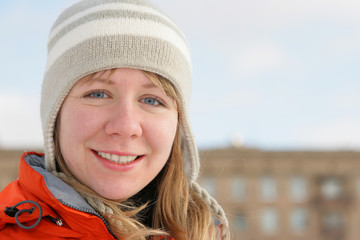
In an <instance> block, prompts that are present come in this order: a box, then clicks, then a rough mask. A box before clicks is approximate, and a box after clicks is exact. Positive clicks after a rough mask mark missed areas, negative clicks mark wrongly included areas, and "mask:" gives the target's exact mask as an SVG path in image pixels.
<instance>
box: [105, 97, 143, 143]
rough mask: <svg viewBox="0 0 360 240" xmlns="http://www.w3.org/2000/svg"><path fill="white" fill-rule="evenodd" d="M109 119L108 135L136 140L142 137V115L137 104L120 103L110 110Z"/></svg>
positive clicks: (106, 129)
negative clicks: (135, 138)
mask: <svg viewBox="0 0 360 240" xmlns="http://www.w3.org/2000/svg"><path fill="white" fill-rule="evenodd" d="M109 111H110V113H109V119H108V120H107V122H106V125H105V133H106V134H107V135H116V136H121V137H123V138H134V137H140V136H141V135H142V126H141V113H140V112H139V111H138V110H137V107H136V105H135V104H131V103H129V102H126V101H124V102H118V103H116V104H114V106H113V107H112V108H110V109H109Z"/></svg>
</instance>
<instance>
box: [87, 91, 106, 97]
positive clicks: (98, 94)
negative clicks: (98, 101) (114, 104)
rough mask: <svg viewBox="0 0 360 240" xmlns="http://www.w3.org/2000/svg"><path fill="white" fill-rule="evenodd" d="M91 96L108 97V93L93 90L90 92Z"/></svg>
mask: <svg viewBox="0 0 360 240" xmlns="http://www.w3.org/2000/svg"><path fill="white" fill-rule="evenodd" d="M89 97H92V98H107V97H108V95H107V94H106V93H104V92H92V93H90V94H89Z"/></svg>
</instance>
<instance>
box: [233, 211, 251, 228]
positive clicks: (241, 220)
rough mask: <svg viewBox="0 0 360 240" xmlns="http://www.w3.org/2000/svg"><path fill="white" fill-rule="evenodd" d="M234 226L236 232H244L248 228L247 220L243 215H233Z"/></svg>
mask: <svg viewBox="0 0 360 240" xmlns="http://www.w3.org/2000/svg"><path fill="white" fill-rule="evenodd" d="M234 224H235V227H236V230H237V231H238V232H244V231H245V230H246V228H247V226H248V219H247V218H246V216H245V214H243V213H238V214H236V215H235V219H234Z"/></svg>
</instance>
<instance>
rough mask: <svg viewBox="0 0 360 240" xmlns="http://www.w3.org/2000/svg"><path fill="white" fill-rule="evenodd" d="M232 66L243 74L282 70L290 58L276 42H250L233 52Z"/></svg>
mask: <svg viewBox="0 0 360 240" xmlns="http://www.w3.org/2000/svg"><path fill="white" fill-rule="evenodd" d="M233 54H234V55H233V61H232V64H233V65H232V68H233V70H234V72H236V73H240V74H241V75H243V76H246V77H248V76H251V75H254V74H258V73H263V72H267V71H274V70H282V69H284V68H285V67H286V65H287V64H288V62H289V60H288V59H287V56H286V54H285V53H284V51H283V50H282V49H281V47H279V46H276V45H274V44H269V43H262V44H249V45H247V47H246V48H244V49H241V50H239V51H235V52H234V53H233Z"/></svg>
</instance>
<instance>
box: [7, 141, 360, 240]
mask: <svg viewBox="0 0 360 240" xmlns="http://www.w3.org/2000/svg"><path fill="white" fill-rule="evenodd" d="M21 153H22V152H19V151H0V190H1V189H3V188H4V187H5V186H6V185H7V184H8V183H9V182H10V181H12V180H15V179H16V178H17V169H18V167H17V166H18V163H19V157H20V156H21ZM200 159H201V174H200V178H199V181H200V183H201V184H202V185H203V186H204V187H205V188H206V189H207V190H208V191H209V193H210V194H211V195H212V196H213V197H215V198H216V199H217V200H218V202H219V203H220V204H221V205H222V206H223V208H224V210H225V212H226V213H227V216H228V218H229V222H230V228H231V233H232V236H233V238H232V239H234V240H238V239H239V240H305V239H306V240H358V239H360V152H269V151H268V152H266V151H260V150H252V149H244V148H229V149H217V150H207V151H201V152H200Z"/></svg>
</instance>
